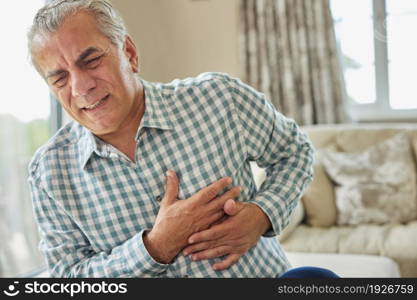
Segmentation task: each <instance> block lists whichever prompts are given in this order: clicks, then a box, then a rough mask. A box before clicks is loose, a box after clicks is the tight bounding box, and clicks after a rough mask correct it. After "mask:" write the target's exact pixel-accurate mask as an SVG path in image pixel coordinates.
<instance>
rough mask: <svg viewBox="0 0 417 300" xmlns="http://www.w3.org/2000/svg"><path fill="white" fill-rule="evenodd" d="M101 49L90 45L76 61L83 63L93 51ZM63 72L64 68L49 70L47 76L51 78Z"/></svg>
mask: <svg viewBox="0 0 417 300" xmlns="http://www.w3.org/2000/svg"><path fill="white" fill-rule="evenodd" d="M100 51H101V49H99V48H96V47H89V48H87V49H86V50H84V51H83V52H82V53H81V54H80V55H79V56H78V58H77V60H76V61H75V63H76V64H77V65H79V64H81V63H82V61H83V60H84V59H86V58H87V57H89V56H90V55H91V54H93V53H95V52H100ZM63 72H65V70H63V69H59V70H55V71H51V72H49V73H48V74H47V76H46V78H50V77H54V76H57V75H59V74H61V73H63Z"/></svg>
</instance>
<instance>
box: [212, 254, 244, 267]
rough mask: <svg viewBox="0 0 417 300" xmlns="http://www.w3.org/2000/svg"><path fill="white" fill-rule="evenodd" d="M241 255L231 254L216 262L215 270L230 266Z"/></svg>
mask: <svg viewBox="0 0 417 300" xmlns="http://www.w3.org/2000/svg"><path fill="white" fill-rule="evenodd" d="M240 257H241V255H240V254H229V255H228V256H226V258H225V259H223V260H222V261H221V262H218V263H215V264H214V265H213V266H212V268H213V270H215V271H220V270H224V269H227V268H229V267H230V266H231V265H233V264H235V263H236V262H237V261H238V260H239V258H240Z"/></svg>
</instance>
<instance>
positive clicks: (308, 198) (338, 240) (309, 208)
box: [253, 123, 417, 277]
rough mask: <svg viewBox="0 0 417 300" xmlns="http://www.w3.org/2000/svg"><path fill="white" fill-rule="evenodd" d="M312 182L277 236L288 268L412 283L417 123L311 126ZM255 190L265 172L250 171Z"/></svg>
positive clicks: (416, 255) (416, 243) (416, 239)
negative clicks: (404, 279) (316, 268)
mask: <svg viewBox="0 0 417 300" xmlns="http://www.w3.org/2000/svg"><path fill="white" fill-rule="evenodd" d="M301 129H302V130H303V131H304V132H305V133H306V134H307V135H308V136H309V137H310V139H311V141H312V142H313V144H314V146H315V148H316V160H315V165H314V171H315V176H314V179H313V182H312V183H311V184H310V185H309V186H308V188H307V189H306V191H305V192H304V194H303V196H302V199H301V201H300V202H299V204H298V206H297V207H296V209H295V210H294V212H293V214H292V216H291V221H290V223H289V224H288V226H287V227H286V228H285V229H284V230H283V231H282V233H281V234H280V235H279V236H278V239H279V240H280V242H281V244H282V246H283V248H284V250H285V251H286V252H287V256H288V258H289V261H290V262H291V263H292V264H293V266H298V265H306V264H307V265H314V266H323V267H327V268H330V269H333V270H337V272H339V274H340V275H341V276H343V277H397V276H400V277H417V184H416V178H417V176H416V161H417V160H416V158H417V124H411V123H388V124H386V123H379V124H369V123H363V124H337V125H311V126H304V127H301ZM253 170H254V176H255V182H256V184H257V185H258V186H259V185H260V184H261V183H262V180H263V179H264V176H265V172H264V171H263V170H262V169H258V168H257V167H256V166H254V168H253Z"/></svg>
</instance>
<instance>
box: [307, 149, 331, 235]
mask: <svg viewBox="0 0 417 300" xmlns="http://www.w3.org/2000/svg"><path fill="white" fill-rule="evenodd" d="M320 154H321V153H320V152H319V151H318V152H317V154H316V162H315V164H314V178H313V181H312V182H311V184H310V185H309V186H308V187H307V189H306V190H305V192H304V195H303V197H302V198H301V200H302V202H303V205H304V211H305V222H306V223H307V224H308V225H310V226H315V227H330V226H333V225H336V213H337V210H336V200H335V196H334V187H333V183H332V182H331V180H330V179H329V177H328V175H327V174H326V172H325V170H324V168H323V166H322V164H321V162H320V156H321V155H320Z"/></svg>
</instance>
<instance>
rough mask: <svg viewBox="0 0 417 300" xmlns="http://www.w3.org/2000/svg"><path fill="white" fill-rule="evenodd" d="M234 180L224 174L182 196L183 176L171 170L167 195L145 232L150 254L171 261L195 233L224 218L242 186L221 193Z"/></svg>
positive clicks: (165, 261) (166, 190)
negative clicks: (179, 194)
mask: <svg viewBox="0 0 417 300" xmlns="http://www.w3.org/2000/svg"><path fill="white" fill-rule="evenodd" d="M231 182H232V179H231V178H230V177H224V178H222V179H220V180H218V181H216V182H214V183H213V184H211V185H209V186H207V187H205V188H203V189H201V190H200V191H198V192H197V193H196V194H194V195H193V196H191V197H190V198H188V199H185V200H178V189H179V180H178V178H177V176H176V174H175V172H173V171H168V172H167V181H166V188H165V196H164V198H163V199H162V201H161V205H160V209H159V212H158V215H157V217H156V220H155V224H154V226H153V228H152V230H150V231H149V232H146V233H145V235H144V243H145V246H146V248H147V250H148V252H149V254H150V255H151V256H152V257H153V258H154V259H155V260H156V261H158V262H160V263H169V262H170V261H171V260H172V259H173V258H174V257H175V256H176V255H177V254H178V253H179V252H180V251H181V250H182V249H183V248H184V247H185V246H186V245H187V244H188V242H187V240H188V238H189V237H190V236H191V235H192V234H193V233H196V232H199V231H202V230H205V229H207V228H209V226H210V225H212V224H213V223H215V222H216V221H218V220H219V219H221V218H222V217H223V215H224V211H223V207H224V205H225V203H226V201H227V200H229V199H233V198H236V197H237V196H238V195H239V194H240V188H239V187H234V188H232V189H230V190H229V191H227V192H226V193H224V194H223V195H222V196H219V197H217V194H218V193H219V192H221V191H222V190H223V189H225V188H226V187H227V186H228V185H230V184H231Z"/></svg>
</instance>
